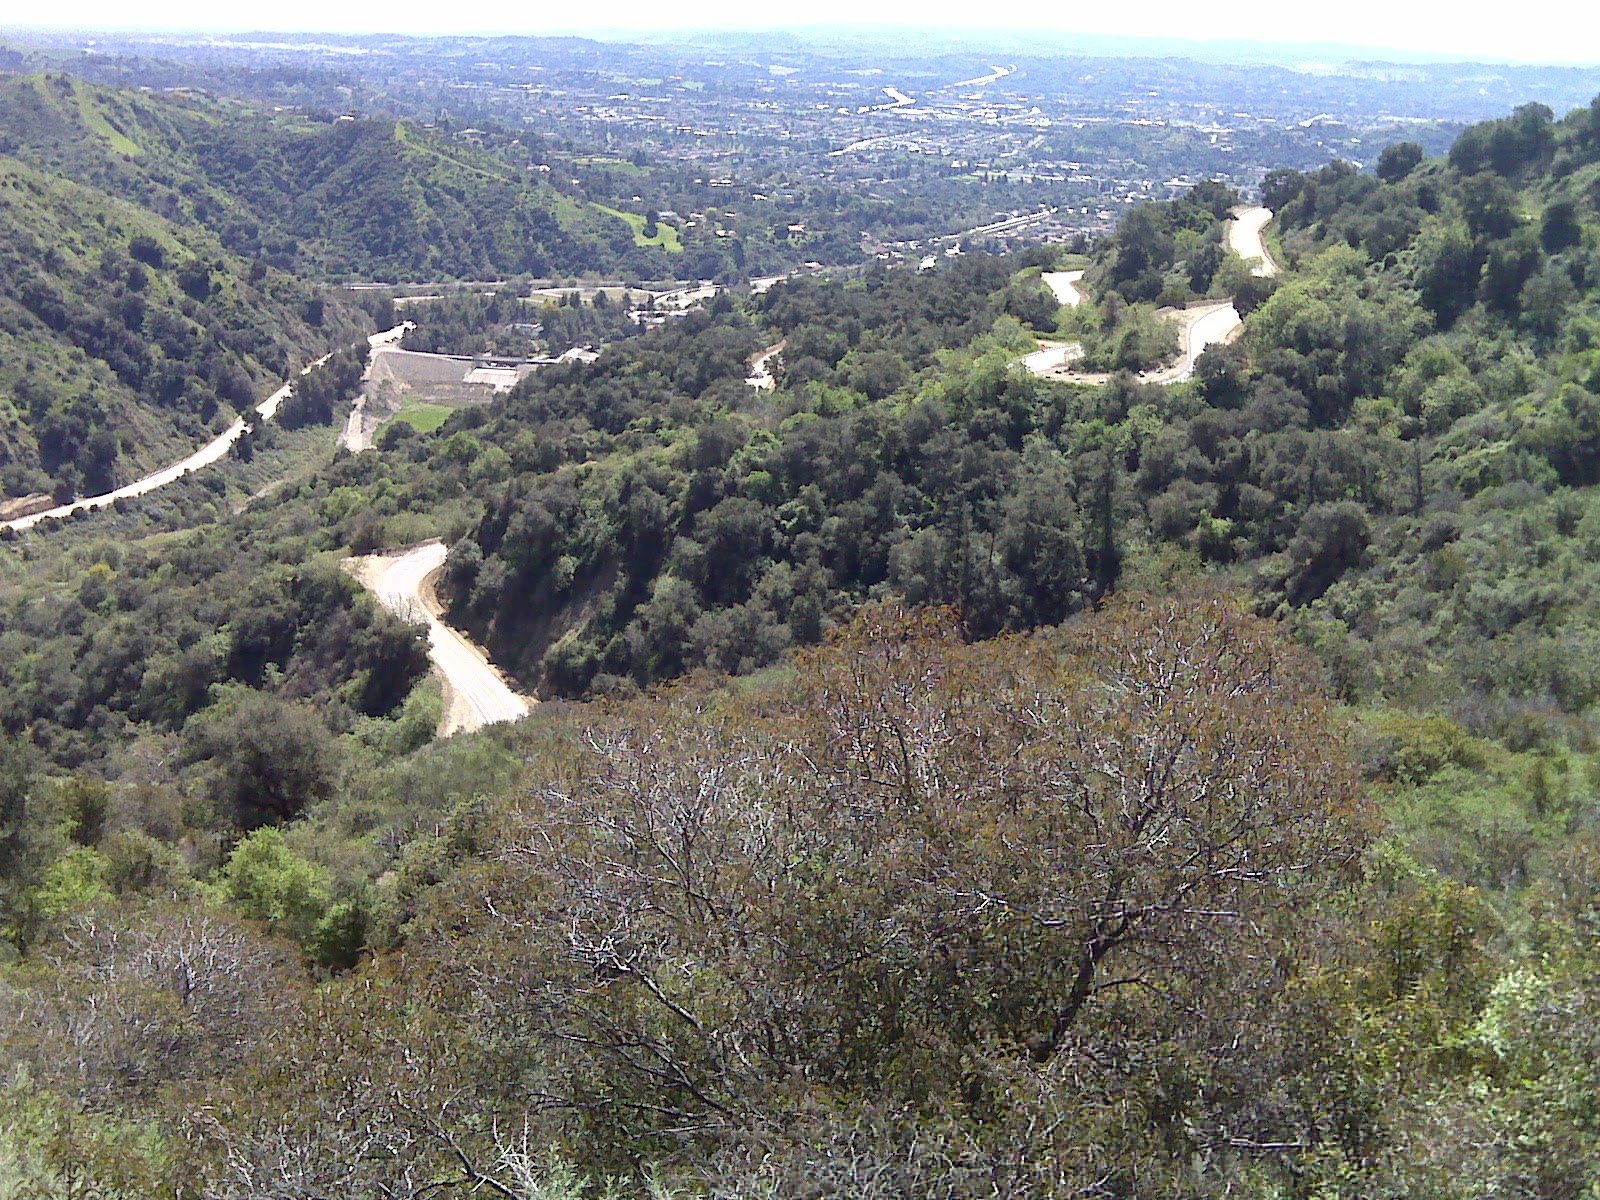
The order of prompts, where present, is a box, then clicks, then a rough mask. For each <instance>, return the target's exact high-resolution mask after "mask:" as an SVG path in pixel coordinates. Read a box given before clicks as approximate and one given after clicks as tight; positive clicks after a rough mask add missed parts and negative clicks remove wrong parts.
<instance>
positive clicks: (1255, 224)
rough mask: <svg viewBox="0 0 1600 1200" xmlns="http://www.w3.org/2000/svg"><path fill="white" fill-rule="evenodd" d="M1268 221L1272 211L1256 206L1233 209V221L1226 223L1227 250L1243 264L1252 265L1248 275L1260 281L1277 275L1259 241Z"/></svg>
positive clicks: (1273, 264)
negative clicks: (1241, 260)
mask: <svg viewBox="0 0 1600 1200" xmlns="http://www.w3.org/2000/svg"><path fill="white" fill-rule="evenodd" d="M1270 220H1272V210H1271V209H1270V208H1263V207H1262V206H1261V205H1259V204H1257V205H1256V206H1255V207H1253V208H1238V209H1235V210H1234V213H1233V220H1231V221H1229V222H1228V249H1229V250H1232V251H1233V252H1234V253H1235V254H1237V255H1238V256H1239V257H1240V258H1242V259H1244V260H1245V262H1247V263H1253V265H1252V266H1251V268H1250V274H1252V275H1255V276H1258V277H1260V278H1262V279H1267V278H1270V277H1271V276H1273V275H1276V274H1277V273H1278V264H1277V263H1275V262H1273V261H1272V255H1270V254H1269V253H1267V245H1266V243H1265V242H1263V241H1262V240H1261V231H1262V230H1263V229H1265V228H1266V227H1267V222H1268V221H1270Z"/></svg>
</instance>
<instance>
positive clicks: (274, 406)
mask: <svg viewBox="0 0 1600 1200" xmlns="http://www.w3.org/2000/svg"><path fill="white" fill-rule="evenodd" d="M408 328H410V323H409V322H407V323H406V324H402V325H396V326H395V327H394V328H393V329H386V330H384V331H383V332H382V333H375V334H373V335H372V336H371V337H369V338H368V339H367V342H368V344H370V345H372V346H374V347H376V346H383V345H388V344H389V343H390V342H397V341H399V340H400V338H401V337H403V336H404V335H405V332H406V330H407V329H408ZM332 357H333V355H332V354H324V355H323V356H322V357H321V358H319V359H317V361H316V362H314V363H311V364H310V365H309V366H307V367H306V368H305V369H304V370H302V371H301V372H300V374H302V375H305V374H308V373H309V372H310V371H312V370H313V369H315V368H317V367H320V366H321V365H322V364H323V363H325V362H327V361H328V359H330V358H332ZM292 386H293V381H292V380H290V381H289V382H287V383H285V384H284V385H283V386H282V387H280V388H279V389H278V390H277V391H275V392H273V393H272V395H270V396H268V397H267V398H266V399H265V400H263V401H262V402H261V403H260V404H258V405H256V409H255V411H256V412H257V414H259V416H260V418H261V419H262V420H263V421H270V420H272V418H273V417H274V416H276V415H277V413H278V409H279V407H280V406H282V404H283V402H284V401H285V400H286V399H288V396H289V389H290V388H291V387H292ZM243 435H244V418H243V417H241V418H239V419H238V420H236V421H235V422H234V423H233V424H232V425H229V426H228V428H227V429H225V430H224V431H223V432H222V433H220V434H218V435H217V436H216V437H215V438H213V439H212V440H211V441H209V442H207V443H206V444H205V445H204V446H201V447H200V449H198V450H196V451H195V452H194V453H193V454H191V455H189V457H188V458H186V459H184V460H183V461H181V462H175V463H173V464H172V465H171V466H170V467H163V468H161V470H159V471H156V472H154V473H153V474H150V475H146V476H145V477H144V478H143V479H136V480H134V481H133V482H132V483H129V484H124V485H123V486H122V487H119V488H118V489H117V490H116V491H114V492H106V493H105V494H104V495H101V496H83V497H80V498H79V499H77V500H74V501H73V502H72V503H71V504H60V505H57V506H56V507H55V508H47V509H45V511H43V512H37V513H32V514H30V515H29V516H26V517H17V518H16V519H14V520H11V521H7V522H5V523H4V526H3V528H6V529H16V530H24V529H32V528H33V527H34V526H35V525H37V524H38V523H39V522H40V521H46V520H49V519H51V518H52V517H68V516H71V515H72V514H73V513H75V512H78V511H79V510H88V509H95V508H105V507H106V506H107V505H109V504H115V503H116V502H117V501H118V500H122V499H125V498H128V497H132V496H143V495H144V494H145V493H146V492H153V491H155V490H156V489H157V488H163V487H166V486H167V485H168V484H169V483H175V482H176V481H177V480H179V479H182V478H183V477H184V476H185V475H187V474H188V473H189V472H190V471H198V470H200V469H201V468H202V467H209V466H210V465H211V464H212V463H214V462H217V461H218V460H220V459H222V458H224V457H226V456H227V453H228V451H229V450H230V449H232V448H233V444H234V443H235V442H237V441H238V440H239V439H240V437H242V436H243Z"/></svg>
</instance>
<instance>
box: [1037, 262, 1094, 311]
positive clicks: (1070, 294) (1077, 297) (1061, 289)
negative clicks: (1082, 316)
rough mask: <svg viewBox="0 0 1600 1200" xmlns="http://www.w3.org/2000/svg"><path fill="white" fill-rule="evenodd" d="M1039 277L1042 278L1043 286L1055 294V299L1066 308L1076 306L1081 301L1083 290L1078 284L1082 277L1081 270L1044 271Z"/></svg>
mask: <svg viewBox="0 0 1600 1200" xmlns="http://www.w3.org/2000/svg"><path fill="white" fill-rule="evenodd" d="M1039 278H1041V279H1043V280H1044V285H1045V287H1047V288H1049V289H1050V290H1051V291H1052V292H1054V293H1055V294H1056V299H1057V300H1058V301H1059V302H1061V303H1062V304H1065V305H1066V306H1067V307H1068V308H1077V307H1078V305H1080V304H1082V303H1083V290H1082V289H1081V288H1079V286H1078V282H1079V280H1081V279H1082V278H1083V272H1082V271H1046V272H1045V273H1044V274H1043V275H1041V276H1040V277H1039Z"/></svg>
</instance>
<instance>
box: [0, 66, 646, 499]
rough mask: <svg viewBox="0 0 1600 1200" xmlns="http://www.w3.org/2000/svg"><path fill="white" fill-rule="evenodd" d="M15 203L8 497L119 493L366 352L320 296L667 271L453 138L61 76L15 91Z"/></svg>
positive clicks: (9, 298)
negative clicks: (336, 356) (298, 377)
mask: <svg viewBox="0 0 1600 1200" xmlns="http://www.w3.org/2000/svg"><path fill="white" fill-rule="evenodd" d="M0 189H3V191H4V195H5V200H6V203H5V204H4V206H3V207H0V498H4V497H5V496H18V495H24V494H29V493H41V492H42V493H52V494H59V495H61V496H66V495H68V494H70V493H73V492H95V491H101V490H105V489H107V488H110V487H112V486H115V485H116V484H119V483H123V482H127V481H128V480H129V479H131V478H134V477H136V476H137V475H138V474H140V473H142V472H144V471H146V470H148V469H150V468H153V467H155V466H157V465H160V464H162V463H164V462H167V461H171V460H172V459H173V458H177V457H181V456H182V454H183V453H186V452H187V451H188V450H189V449H192V448H193V447H194V446H195V445H197V444H198V443H199V442H201V441H203V440H204V439H205V437H206V436H208V434H209V432H211V431H213V430H215V429H218V428H220V427H222V426H223V425H225V424H226V422H227V421H228V420H231V419H232V413H233V412H234V411H235V410H236V409H239V408H241V407H243V406H245V405H246V404H247V403H248V402H250V401H251V400H252V399H255V398H259V396H260V395H261V394H263V393H264V391H265V390H270V388H269V385H271V384H273V383H274V382H275V381H276V380H278V379H281V378H282V377H283V376H284V375H285V374H286V373H287V372H288V371H289V370H290V369H291V365H292V364H293V363H296V362H300V361H304V360H305V359H307V358H310V357H312V356H313V355H314V353H318V352H321V351H322V350H324V349H326V348H328V347H329V346H330V345H331V344H333V343H335V342H337V341H341V340H346V339H348V338H350V337H353V336H355V335H356V333H357V332H358V329H359V327H361V326H362V325H363V323H364V322H365V318H364V317H360V315H359V314H356V313H354V310H353V309H352V308H351V307H350V306H349V305H348V304H346V303H344V302H343V301H340V300H337V299H334V298H331V297H329V298H325V297H323V295H322V294H321V293H320V292H319V290H318V286H317V285H315V284H313V283H311V282H308V280H316V281H318V283H326V282H327V281H328V280H329V279H330V278H333V277H348V276H361V277H368V278H370V277H380V278H387V279H439V278H446V279H448V278H492V277H499V276H506V275H514V274H535V275H542V274H547V273H554V272H583V273H596V272H617V271H620V270H623V269H633V270H642V271H644V272H645V273H647V274H655V275H660V274H666V273H667V268H666V266H665V259H664V258H662V257H659V256H661V254H662V251H661V249H660V246H661V245H664V244H665V242H664V236H662V237H658V238H656V239H654V240H649V239H646V240H645V241H643V242H641V240H640V239H638V238H636V237H635V233H634V230H633V228H632V227H631V226H630V225H629V223H628V222H627V221H625V220H623V219H622V218H620V217H618V216H615V215H613V211H612V210H609V209H605V208H602V207H600V206H598V205H592V204H589V203H588V202H586V201H578V200H574V199H573V198H571V197H568V196H564V195H560V194H558V193H556V192H555V191H554V190H553V189H551V188H550V187H549V186H548V185H547V184H545V183H543V182H540V181H539V180H538V179H537V178H536V177H535V175H534V174H533V173H531V172H530V170H529V169H528V167H527V165H513V164H511V163H510V162H508V161H507V160H506V159H505V158H503V157H501V156H497V155H494V154H490V153H487V152H484V151H481V150H479V149H476V148H475V147H472V146H467V145H462V144H458V143H455V142H452V141H451V140H450V139H448V138H447V137H445V136H444V135H442V134H437V133H434V132H431V131H428V130H423V129H420V128H417V127H413V126H409V125H404V124H400V125H397V124H395V123H394V122H388V121H367V120H361V121H357V120H348V119H346V120H333V119H332V118H328V119H324V120H320V121H318V120H312V119H309V118H307V117H305V116H302V115H296V114H293V113H279V114H261V113H256V112H253V111H251V110H249V109H247V108H244V107H242V106H240V105H237V104H232V103H227V102H222V101H218V100H214V99H211V98H209V97H206V96H203V95H171V96H169V95H156V94H152V93H145V92H130V91H121V90H117V89H112V88H105V87H99V86H95V85H91V84H87V83H84V82H82V81H80V80H76V79H74V78H72V77H71V76H67V75H59V74H48V75H26V76H4V77H0ZM641 220H642V218H641ZM652 256H657V257H652ZM368 327H369V326H368Z"/></svg>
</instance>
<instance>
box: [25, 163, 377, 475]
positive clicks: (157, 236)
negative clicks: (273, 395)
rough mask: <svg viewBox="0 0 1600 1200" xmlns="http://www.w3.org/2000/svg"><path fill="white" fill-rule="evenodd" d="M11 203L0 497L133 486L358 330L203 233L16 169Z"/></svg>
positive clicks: (53, 177) (291, 282) (346, 313)
mask: <svg viewBox="0 0 1600 1200" xmlns="http://www.w3.org/2000/svg"><path fill="white" fill-rule="evenodd" d="M0 195H3V196H4V203H3V204H0V495H9V496H15V495H22V494H26V493H30V492H48V493H51V494H54V495H56V496H57V497H58V498H62V499H65V498H70V495H71V494H73V493H76V492H80V491H81V492H92V491H104V490H108V489H109V488H110V487H112V486H115V485H116V484H119V483H125V482H127V481H128V480H129V479H131V478H133V477H134V476H136V475H137V474H139V473H142V472H143V471H144V470H147V469H149V468H151V467H154V466H157V465H160V464H161V463H162V462H165V461H168V460H170V459H173V458H177V457H181V456H182V454H181V453H179V452H180V451H184V452H186V450H187V449H189V448H192V447H193V445H195V444H198V443H199V442H201V441H203V440H205V439H206V437H207V436H208V435H209V433H211V432H215V430H216V429H217V428H220V427H221V426H222V425H225V424H226V423H227V422H228V421H229V420H231V419H232V415H231V414H232V412H233V410H236V409H239V408H242V407H244V406H247V405H248V404H249V403H250V402H251V401H253V400H256V399H259V398H260V394H264V390H270V388H271V386H272V384H271V381H273V380H275V379H280V378H282V377H283V376H284V375H286V374H287V373H288V372H289V370H290V369H291V365H292V364H294V363H298V362H302V361H305V360H307V359H308V358H310V357H313V356H314V352H316V351H317V350H318V348H319V347H324V346H326V345H327V344H329V343H331V342H334V341H336V340H350V339H352V338H353V337H354V336H356V335H358V333H359V332H360V326H359V322H358V321H357V320H356V316H357V315H358V314H355V313H354V312H353V311H352V310H349V309H347V308H345V307H343V306H340V305H337V304H329V303H325V302H324V301H323V300H322V299H321V298H320V297H319V296H318V295H317V293H316V291H315V289H313V288H312V287H310V286H309V285H307V284H305V283H303V282H302V281H300V280H297V279H294V278H292V277H289V276H286V275H283V274H282V273H280V272H277V271H273V270H270V269H268V268H267V267H265V266H264V265H256V266H252V265H251V264H248V263H245V262H244V261H242V260H240V259H239V258H237V257H236V256H234V255H231V254H229V253H227V252H226V251H225V250H223V249H222V247H221V246H220V245H219V244H218V242H217V241H216V240H215V239H214V238H213V237H211V236H210V235H209V234H208V232H207V231H206V230H204V229H203V228H196V227H194V226H192V225H187V224H183V225H180V224H176V223H174V222H171V221H168V220H166V219H164V218H163V217H161V216H159V215H158V214H156V213H155V212H153V211H151V210H150V209H148V208H142V207H140V206H138V205H136V204H133V203H131V202H129V201H126V200H123V199H119V198H117V197H115V196H113V195H110V194H108V193H106V192H104V191H102V190H99V189H97V188H94V187H91V186H86V185H83V184H80V183H76V182H74V181H73V180H71V179H69V178H66V177H65V176H63V175H59V174H51V173H46V172H43V171H39V170H35V169H33V168H30V167H28V166H25V165H23V164H22V163H19V162H17V161H16V160H15V159H6V158H0Z"/></svg>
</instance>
